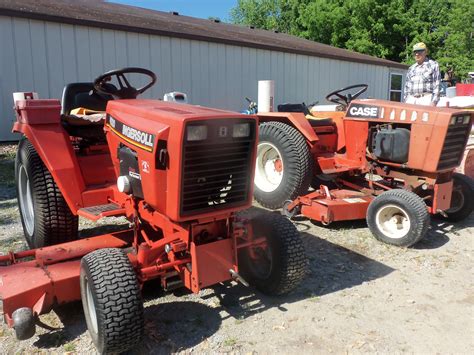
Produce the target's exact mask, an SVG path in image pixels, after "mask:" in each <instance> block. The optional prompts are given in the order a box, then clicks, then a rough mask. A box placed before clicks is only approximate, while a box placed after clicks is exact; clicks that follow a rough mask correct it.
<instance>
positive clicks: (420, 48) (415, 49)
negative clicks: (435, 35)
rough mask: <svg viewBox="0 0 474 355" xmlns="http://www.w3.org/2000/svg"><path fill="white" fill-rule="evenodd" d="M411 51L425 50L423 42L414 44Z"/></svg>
mask: <svg viewBox="0 0 474 355" xmlns="http://www.w3.org/2000/svg"><path fill="white" fill-rule="evenodd" d="M413 51H426V44H424V43H423V42H420V43H417V44H415V45H414V46H413Z"/></svg>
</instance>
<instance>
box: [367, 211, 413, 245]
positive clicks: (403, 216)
mask: <svg viewBox="0 0 474 355" xmlns="http://www.w3.org/2000/svg"><path fill="white" fill-rule="evenodd" d="M375 223H376V224H377V228H378V229H379V230H380V231H381V232H382V233H383V234H384V235H385V236H386V237H388V238H391V239H401V238H403V237H405V236H406V235H407V234H408V232H409V231H410V227H411V221H410V217H408V214H407V213H406V212H405V211H404V210H403V209H402V208H400V207H399V206H396V205H386V206H384V207H382V208H380V209H379V210H378V211H377V214H376V216H375Z"/></svg>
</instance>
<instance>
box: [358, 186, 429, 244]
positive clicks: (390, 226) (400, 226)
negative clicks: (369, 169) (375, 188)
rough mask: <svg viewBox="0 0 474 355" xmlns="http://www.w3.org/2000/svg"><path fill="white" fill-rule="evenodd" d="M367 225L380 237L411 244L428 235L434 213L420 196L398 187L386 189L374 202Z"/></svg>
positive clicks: (386, 241) (385, 241)
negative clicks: (429, 211)
mask: <svg viewBox="0 0 474 355" xmlns="http://www.w3.org/2000/svg"><path fill="white" fill-rule="evenodd" d="M367 224H368V226H369V229H370V231H371V232H372V234H373V235H374V236H375V238H377V239H378V240H380V241H382V242H384V243H387V244H392V245H396V246H401V247H409V246H411V245H413V244H415V243H416V242H418V241H419V240H421V239H422V238H423V237H424V236H425V235H426V233H427V231H428V227H429V224H430V216H429V214H428V210H427V208H426V205H425V203H424V201H423V200H422V199H421V198H420V197H419V196H418V195H416V194H415V193H413V192H410V191H406V190H400V189H395V190H389V191H385V192H383V193H382V194H380V195H379V196H377V197H376V198H375V199H374V200H373V201H372V202H371V203H370V205H369V208H368V209H367Z"/></svg>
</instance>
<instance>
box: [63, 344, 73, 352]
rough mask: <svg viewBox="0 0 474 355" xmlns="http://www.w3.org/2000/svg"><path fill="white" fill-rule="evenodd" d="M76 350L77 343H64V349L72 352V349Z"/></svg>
mask: <svg viewBox="0 0 474 355" xmlns="http://www.w3.org/2000/svg"><path fill="white" fill-rule="evenodd" d="M75 350H76V344H74V343H67V344H66V345H64V351H67V352H70V351H75Z"/></svg>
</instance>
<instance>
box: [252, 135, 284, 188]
mask: <svg viewBox="0 0 474 355" xmlns="http://www.w3.org/2000/svg"><path fill="white" fill-rule="evenodd" d="M283 171H284V166H283V160H282V158H281V154H280V151H279V150H278V149H277V147H275V146H274V145H273V144H271V143H268V142H265V143H260V144H259V145H258V148H257V164H256V169H255V185H256V186H257V188H258V189H259V190H261V191H264V192H273V191H275V190H276V189H277V188H278V187H279V186H280V184H281V181H282V180H283Z"/></svg>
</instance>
